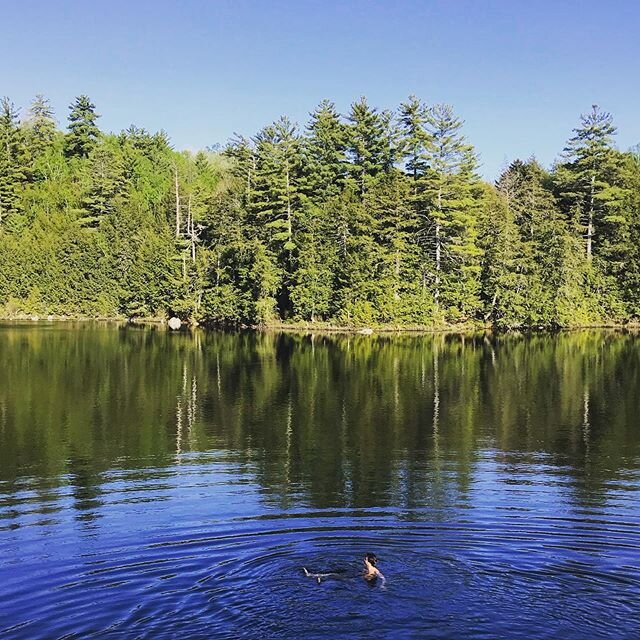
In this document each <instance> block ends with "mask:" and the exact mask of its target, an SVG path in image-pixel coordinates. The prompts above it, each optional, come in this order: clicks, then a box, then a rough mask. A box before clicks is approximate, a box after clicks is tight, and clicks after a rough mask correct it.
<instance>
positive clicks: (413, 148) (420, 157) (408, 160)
mask: <svg viewBox="0 0 640 640" xmlns="http://www.w3.org/2000/svg"><path fill="white" fill-rule="evenodd" d="M429 116H430V114H429V107H428V106H427V105H426V104H424V103H423V102H421V101H420V100H419V99H418V98H416V96H409V100H408V102H404V103H402V104H401V105H400V116H399V122H400V136H401V142H400V150H401V153H402V157H403V159H404V166H405V170H406V172H407V175H410V176H411V178H412V179H413V190H414V195H417V194H418V189H419V180H420V178H422V177H423V176H424V175H425V174H426V172H427V170H428V168H429V159H430V153H433V150H434V149H433V139H432V136H431V134H430V132H429V131H428V130H427V124H428V123H429V121H430V118H429Z"/></svg>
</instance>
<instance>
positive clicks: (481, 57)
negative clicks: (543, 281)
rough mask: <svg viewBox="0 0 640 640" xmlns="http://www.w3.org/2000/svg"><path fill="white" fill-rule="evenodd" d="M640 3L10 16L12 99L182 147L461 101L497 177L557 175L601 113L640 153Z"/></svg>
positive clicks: (1, 64) (52, 10)
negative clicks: (363, 113)
mask: <svg viewBox="0 0 640 640" xmlns="http://www.w3.org/2000/svg"><path fill="white" fill-rule="evenodd" d="M639 72H640V2H638V1H637V0H636V1H634V0H619V1H616V0H611V1H610V2H609V3H604V2H602V1H601V0H600V1H598V2H595V1H594V0H583V1H577V0H573V1H563V0H539V1H536V0H502V1H498V0H495V1H482V0H449V1H445V0H441V1H431V0H423V1H422V2H418V1H409V0H406V1H402V0H397V1H395V2H391V1H387V2H376V1H369V2H367V1H364V0H352V1H348V0H343V1H338V0H324V1H321V0H320V1H311V0H309V1H305V0H298V1H293V0H291V1H287V2H285V1H280V0H261V1H259V0H253V1H251V2H249V1H246V0H218V1H214V0H211V1H195V0H180V1H178V0H176V1H175V2H167V1H165V0H155V1H152V0H129V1H126V2H125V1H121V0H118V1H114V0H109V1H99V0H84V1H83V2H79V1H64V0H59V1H52V0H46V1H45V0H41V1H39V2H36V1H33V0H23V1H21V2H4V3H2V8H1V11H0V94H2V95H7V96H9V97H10V98H11V99H12V100H13V101H14V102H15V103H16V104H17V105H18V106H22V107H27V106H28V104H29V102H30V100H31V99H32V97H33V96H34V95H35V94H36V93H43V94H44V95H45V96H47V97H48V98H49V99H50V100H51V101H52V104H53V106H54V108H55V109H56V112H57V118H58V120H59V121H60V123H61V124H65V123H66V116H67V106H68V105H69V104H70V102H71V101H72V100H73V98H74V96H76V95H79V94H81V93H86V94H88V95H89V96H90V97H91V98H92V100H93V101H94V102H95V104H96V105H97V108H98V112H99V113H101V114H102V118H101V120H100V125H101V127H102V128H103V129H104V130H111V131H119V130H121V129H123V128H125V127H127V126H128V125H129V124H131V123H135V124H136V125H138V126H141V127H145V128H147V129H150V130H153V131H155V130H158V129H161V128H163V129H165V130H166V131H167V132H168V133H169V136H170V137H171V139H172V141H173V144H174V145H175V147H176V148H191V149H197V148H202V147H205V146H208V145H211V144H214V143H217V142H219V143H224V142H226V141H227V140H228V139H229V138H230V137H231V136H232V134H233V132H234V131H237V132H239V133H243V134H245V135H252V134H254V133H255V132H256V131H257V130H258V129H259V128H261V127H262V126H263V125H265V124H267V123H269V122H271V121H273V120H274V119H276V118H278V117H279V116H280V115H283V114H287V115H289V116H290V117H291V118H293V119H294V120H295V121H297V122H299V123H300V124H304V123H305V122H306V119H307V114H308V112H309V111H311V110H312V109H313V108H314V107H315V106H316V105H317V103H318V102H319V101H320V100H321V99H322V98H329V99H331V100H333V101H334V102H335V103H336V105H337V107H338V109H339V110H340V111H342V112H346V111H347V110H348V108H349V105H350V104H351V102H352V101H353V100H355V99H357V98H358V97H359V96H361V95H365V96H367V97H368V98H369V101H370V103H372V104H373V105H375V106H377V107H380V108H395V107H396V106H397V105H398V104H399V103H400V102H401V101H403V100H404V99H405V98H406V97H407V96H408V95H410V94H416V95H418V96H419V97H420V98H422V99H423V100H425V101H427V102H432V103H433V102H447V103H450V104H452V105H453V106H454V108H455V110H456V112H457V114H458V115H459V116H460V117H462V118H463V119H464V120H465V121H466V125H465V131H466V133H467V135H468V138H469V140H470V141H471V142H472V143H473V144H474V145H475V146H476V149H477V150H478V152H479V153H480V156H481V160H482V164H483V167H482V173H483V174H484V175H485V177H487V178H488V179H494V178H495V177H496V176H497V174H498V173H499V171H500V169H501V168H502V167H503V166H504V165H505V163H506V162H508V161H510V160H513V159H514V158H517V157H521V158H527V157H529V156H531V155H535V156H536V157H537V158H538V159H539V160H540V161H541V162H542V163H543V164H545V165H547V166H548V165H549V164H550V163H551V162H552V161H553V160H554V159H555V158H556V156H557V154H558V153H559V152H560V151H561V150H562V147H563V146H564V143H565V141H566V140H567V138H568V137H569V136H570V135H571V129H572V128H573V127H575V126H576V125H577V123H578V119H579V114H580V113H584V112H586V111H588V110H589V109H590V106H591V104H594V103H596V104H599V105H601V107H602V108H604V109H605V110H607V111H610V112H611V113H612V114H613V115H614V119H615V123H616V125H617V126H618V129H619V135H618V146H619V147H620V148H623V149H626V148H628V147H630V146H632V145H635V144H637V143H639V142H640V82H638V78H639Z"/></svg>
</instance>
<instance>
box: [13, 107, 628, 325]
mask: <svg viewBox="0 0 640 640" xmlns="http://www.w3.org/2000/svg"><path fill="white" fill-rule="evenodd" d="M97 118H98V116H97V114H96V112H95V107H94V105H93V104H92V103H91V102H90V100H89V99H88V98H87V97H86V96H80V97H78V98H77V99H76V100H75V101H74V104H73V105H72V106H71V111H70V115H69V132H68V133H67V134H66V135H64V134H62V133H61V132H60V131H58V130H57V129H56V126H55V121H54V119H53V111H52V109H51V106H50V105H49V102H48V101H47V100H46V98H44V97H42V96H38V97H36V99H35V100H34V101H33V103H32V105H31V107H30V109H29V112H28V115H27V118H26V119H25V120H24V121H23V122H20V121H19V117H18V110H17V109H16V107H15V106H14V105H13V104H12V103H11V102H10V101H9V100H8V99H4V100H3V101H2V105H1V109H0V143H1V144H0V305H1V306H2V308H3V309H4V314H5V315H20V314H37V315H46V314H50V313H54V314H74V315H75V314H80V315H87V316H123V317H135V316H165V315H169V314H177V315H178V316H180V317H181V318H183V319H185V320H194V321H198V322H204V323H210V324H221V325H228V324H246V325H259V324H268V323H274V322H279V321H283V320H288V319H292V320H302V321H306V322H316V321H322V322H338V323H343V324H348V325H353V326H361V325H375V324H381V323H386V324H391V325H398V326H402V325H405V326H406V325H423V326H440V325H442V324H443V323H458V322H465V323H466V322H472V323H491V324H492V325H493V326H496V327H500V328H521V327H532V326H535V327H556V326H572V325H576V324H593V323H601V322H610V321H617V322H623V321H626V320H629V319H639V318H640V294H639V293H638V291H639V290H640V248H639V247H640V231H638V229H640V154H638V153H637V151H632V152H629V153H621V152H619V151H617V150H616V149H615V148H614V147H613V143H612V139H613V138H612V136H613V134H614V133H615V128H614V127H613V124H612V121H611V117H610V115H609V114H606V113H601V112H600V111H599V110H598V109H594V110H593V111H592V112H591V113H590V114H588V115H586V116H583V117H582V121H581V125H580V127H579V128H578V129H576V130H575V132H574V133H575V135H574V137H573V138H571V139H570V141H569V143H568V145H567V148H566V151H565V155H564V158H563V162H562V163H560V164H558V165H557V166H556V167H554V169H553V172H552V173H551V174H549V173H547V172H546V171H545V170H543V169H542V168H541V167H540V166H539V165H538V164H537V163H536V162H535V161H534V160H528V161H526V162H523V161H520V160H516V161H514V162H513V163H511V165H510V166H509V167H508V169H507V170H506V171H505V172H504V173H503V174H502V176H500V178H499V180H498V181H497V183H496V184H495V186H492V185H488V184H485V183H483V182H482V181H481V180H480V179H479V178H478V176H477V174H476V166H477V160H476V154H475V151H474V149H473V147H472V146H471V145H470V144H469V143H468V141H467V140H466V137H465V135H464V132H463V122H462V120H460V119H459V118H458V117H457V116H456V115H455V114H454V111H453V109H452V108H451V107H450V106H448V105H427V104H425V103H423V102H421V101H420V100H419V99H418V98H417V97H414V96H411V97H410V98H409V99H408V100H407V101H406V102H405V103H403V104H401V105H400V107H399V109H398V112H397V113H396V114H395V115H394V114H392V113H391V112H388V111H380V110H378V109H376V108H374V107H372V106H370V105H369V103H368V102H367V101H366V99H365V98H361V99H360V100H358V101H356V102H354V103H353V105H352V106H351V109H350V111H349V113H348V114H347V116H346V117H343V116H341V115H340V114H339V113H338V112H337V111H336V108H335V105H334V104H333V103H331V102H329V101H326V100H325V101H323V102H321V103H320V105H319V106H318V107H317V108H316V109H315V110H314V111H313V113H312V114H311V117H310V121H309V123H308V124H307V125H306V127H305V128H303V129H302V132H301V131H300V130H298V127H297V126H296V125H294V124H293V123H292V122H291V121H290V120H288V119H287V118H286V117H282V118H280V119H279V120H277V121H276V122H274V123H273V124H270V125H268V126H266V127H264V128H263V129H262V130H260V131H259V132H258V133H257V134H256V135H254V136H253V137H252V138H248V137H237V138H236V139H235V140H234V141H232V142H231V143H230V144H229V146H228V147H227V148H226V149H225V150H224V151H223V152H222V153H217V152H213V151H211V150H208V151H201V152H198V153H195V154H192V153H187V152H182V153H180V152H177V151H174V150H173V149H172V148H171V146H170V144H169V140H168V138H167V136H166V134H165V133H164V132H159V133H155V134H152V133H149V132H147V131H145V130H144V129H141V128H138V127H135V126H133V125H132V126H131V127H129V128H128V129H126V130H125V131H122V132H121V133H119V134H117V135H116V134H103V133H101V132H100V131H99V129H98V127H97V125H96V120H97Z"/></svg>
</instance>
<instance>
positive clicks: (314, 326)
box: [0, 314, 640, 335]
mask: <svg viewBox="0 0 640 640" xmlns="http://www.w3.org/2000/svg"><path fill="white" fill-rule="evenodd" d="M73 322H78V323H90V322H97V323H107V324H124V325H134V326H147V325H149V326H156V327H158V326H159V327H164V328H165V329H166V330H167V331H171V330H172V329H171V328H170V327H169V326H168V318H158V317H144V318H126V317H124V316H67V315H53V314H50V315H47V316H38V315H35V314H33V315H31V314H17V315H12V316H0V323H19V324H34V325H35V324H43V323H51V324H53V323H73ZM191 329H203V330H205V331H237V330H240V331H257V332H264V333H279V332H282V333H321V334H351V335H374V334H386V335H390V334H409V335H411V334H413V335H419V334H442V333H448V334H471V333H498V334H501V333H558V332H563V331H579V330H598V329H600V330H618V331H619V330H630V331H638V330H640V321H638V322H626V323H615V322H611V323H608V322H601V323H593V324H584V325H571V326H566V327H546V326H529V327H514V328H510V329H496V328H495V327H493V326H491V325H487V324H481V323H466V324H459V325H406V326H403V325H395V324H383V325H370V326H364V325H337V324H333V323H330V322H322V323H315V322H314V323H312V322H300V323H296V322H282V323H279V322H272V323H268V324H264V325H244V324H239V325H226V326H225V325H217V324H211V323H190V322H186V321H183V322H182V326H181V327H180V329H178V331H184V330H191Z"/></svg>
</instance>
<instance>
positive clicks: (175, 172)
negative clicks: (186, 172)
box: [173, 165, 180, 238]
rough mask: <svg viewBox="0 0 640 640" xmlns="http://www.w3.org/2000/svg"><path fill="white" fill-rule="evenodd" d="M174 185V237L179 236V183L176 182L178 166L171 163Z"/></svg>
mask: <svg viewBox="0 0 640 640" xmlns="http://www.w3.org/2000/svg"><path fill="white" fill-rule="evenodd" d="M173 176H174V186H175V195H176V238H178V237H180V185H179V183H178V166H177V165H173Z"/></svg>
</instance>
